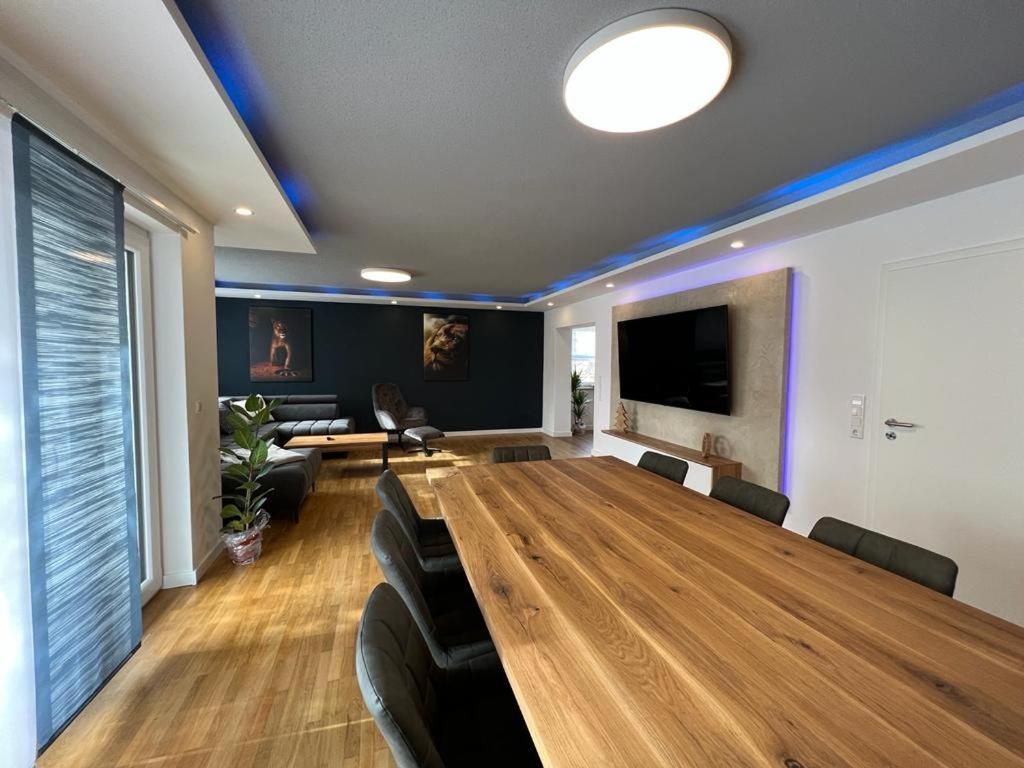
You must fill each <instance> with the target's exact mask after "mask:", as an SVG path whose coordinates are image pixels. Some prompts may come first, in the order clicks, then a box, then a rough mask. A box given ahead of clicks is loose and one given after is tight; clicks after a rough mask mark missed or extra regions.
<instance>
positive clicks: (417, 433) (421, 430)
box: [404, 425, 444, 443]
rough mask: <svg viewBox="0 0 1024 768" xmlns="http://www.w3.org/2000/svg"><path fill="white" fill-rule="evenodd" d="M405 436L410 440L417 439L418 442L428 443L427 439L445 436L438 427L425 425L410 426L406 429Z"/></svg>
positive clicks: (437, 438)
mask: <svg viewBox="0 0 1024 768" xmlns="http://www.w3.org/2000/svg"><path fill="white" fill-rule="evenodd" d="M404 434H405V436H406V437H408V438H409V439H410V440H415V441H416V442H418V443H426V442H427V440H439V439H440V438H442V437H444V432H442V431H441V430H440V429H438V428H437V427H431V426H429V425H428V426H423V427H410V428H409V429H407V430H405V433H404Z"/></svg>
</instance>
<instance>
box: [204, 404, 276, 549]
mask: <svg viewBox="0 0 1024 768" xmlns="http://www.w3.org/2000/svg"><path fill="white" fill-rule="evenodd" d="M280 404H281V401H280V400H272V401H271V402H269V403H268V402H265V401H264V400H263V398H262V397H260V396H259V395H249V397H247V398H246V400H245V403H244V405H239V404H238V403H235V402H230V401H229V402H228V404H227V405H228V408H229V409H230V413H229V414H228V416H227V420H228V423H229V424H230V425H231V428H232V429H233V430H234V432H233V435H232V436H233V437H234V440H235V446H232V447H231V448H223V449H221V453H222V454H223V455H224V456H225V458H228V459H229V461H231V462H232V463H230V464H228V466H227V468H226V469H225V470H224V473H225V474H226V475H228V476H229V477H231V478H232V479H234V480H236V481H237V483H238V485H237V487H236V488H235V492H234V493H230V494H225V495H223V496H220V497H218V498H221V499H224V500H225V501H226V503H225V504H224V505H223V507H222V508H221V511H220V516H221V520H222V521H223V523H224V527H223V528H221V533H240V532H242V531H247V530H249V529H250V528H253V527H255V526H257V525H259V524H260V521H261V518H265V517H266V516H267V513H266V512H265V511H264V510H263V507H264V505H265V504H266V503H267V496H268V495H270V491H271V490H272V489H268V490H265V491H264V490H261V488H262V486H261V483H260V480H262V479H263V478H264V477H265V476H266V475H267V473H268V472H270V470H271V469H273V464H271V463H270V462H269V461H267V455H268V454H269V452H270V444H269V442H268V441H267V440H264V439H263V438H261V437H260V436H259V430H260V427H262V426H263V425H264V424H266V423H267V422H268V421H270V418H271V411H272V410H273V409H274V408H276V407H277V406H278V405H280Z"/></svg>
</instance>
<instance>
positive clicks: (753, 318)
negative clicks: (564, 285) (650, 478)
mask: <svg viewBox="0 0 1024 768" xmlns="http://www.w3.org/2000/svg"><path fill="white" fill-rule="evenodd" d="M791 282H792V277H791V270H789V269H780V270H777V271H775V272H766V273H764V274H761V275H755V276H753V277H745V278H742V279H740V280H730V281H728V282H725V283H716V284H715V285H708V286H705V287H703V288H695V289H693V290H690V291H682V292H681V293H673V294H669V295H666V296H658V297H656V298H653V299H645V300H643V301H637V302H634V303H632V304H620V305H619V306H616V307H614V308H613V310H612V321H613V322H612V390H611V391H612V399H611V407H612V409H613V413H614V409H615V408H617V407H618V403H619V343H618V323H619V321H620V320H632V319H633V318H637V317H650V316H652V315H666V314H670V313H672V312H682V311H685V310H689V309H702V308H704V307H714V306H718V305H720V304H727V305H728V306H729V344H730V358H731V359H730V368H731V378H732V414H731V415H729V416H723V415H720V414H715V413H702V412H700V411H690V410H686V409H683V408H672V407H669V406H665V405H653V404H651V403H640V402H635V401H632V400H623V401H622V402H623V403H624V404H625V406H626V412H627V413H629V414H630V416H631V418H632V421H633V431H635V432H639V433H640V434H643V435H649V436H650V437H658V438H661V439H662V440H669V441H671V442H673V443H678V444H680V445H685V446H688V447H691V448H698V449H699V448H700V444H701V438H702V437H703V435H704V433H705V432H710V433H711V434H712V435H714V438H715V442H714V446H715V447H714V452H715V453H716V454H718V455H720V456H725V457H728V458H731V459H736V460H737V461H740V462H742V463H743V478H744V479H745V480H750V481H751V482H755V483H758V484H760V485H764V486H766V487H768V488H772V489H778V488H779V485H780V482H781V475H782V454H783V447H784V439H785V420H786V374H787V370H788V367H789V320H790V285H791Z"/></svg>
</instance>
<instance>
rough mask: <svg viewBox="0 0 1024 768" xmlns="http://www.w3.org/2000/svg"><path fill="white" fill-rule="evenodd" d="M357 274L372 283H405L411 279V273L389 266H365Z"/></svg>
mask: <svg viewBox="0 0 1024 768" xmlns="http://www.w3.org/2000/svg"><path fill="white" fill-rule="evenodd" d="M359 276H360V277H362V278H363V280H370V281H372V282H374V283H407V282H409V281H410V280H412V275H411V274H410V273H408V272H406V271H405V270H404V269H391V268H390V267H367V268H366V269H362V270H360V271H359Z"/></svg>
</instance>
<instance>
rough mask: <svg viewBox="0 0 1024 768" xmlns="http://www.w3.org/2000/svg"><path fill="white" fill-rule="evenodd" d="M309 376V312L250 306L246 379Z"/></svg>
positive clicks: (292, 308) (310, 343) (296, 379)
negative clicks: (247, 374)
mask: <svg viewBox="0 0 1024 768" xmlns="http://www.w3.org/2000/svg"><path fill="white" fill-rule="evenodd" d="M312 380H313V315H312V312H311V311H310V310H308V309H297V308H294V307H249V381H280V382H287V381H312Z"/></svg>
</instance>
